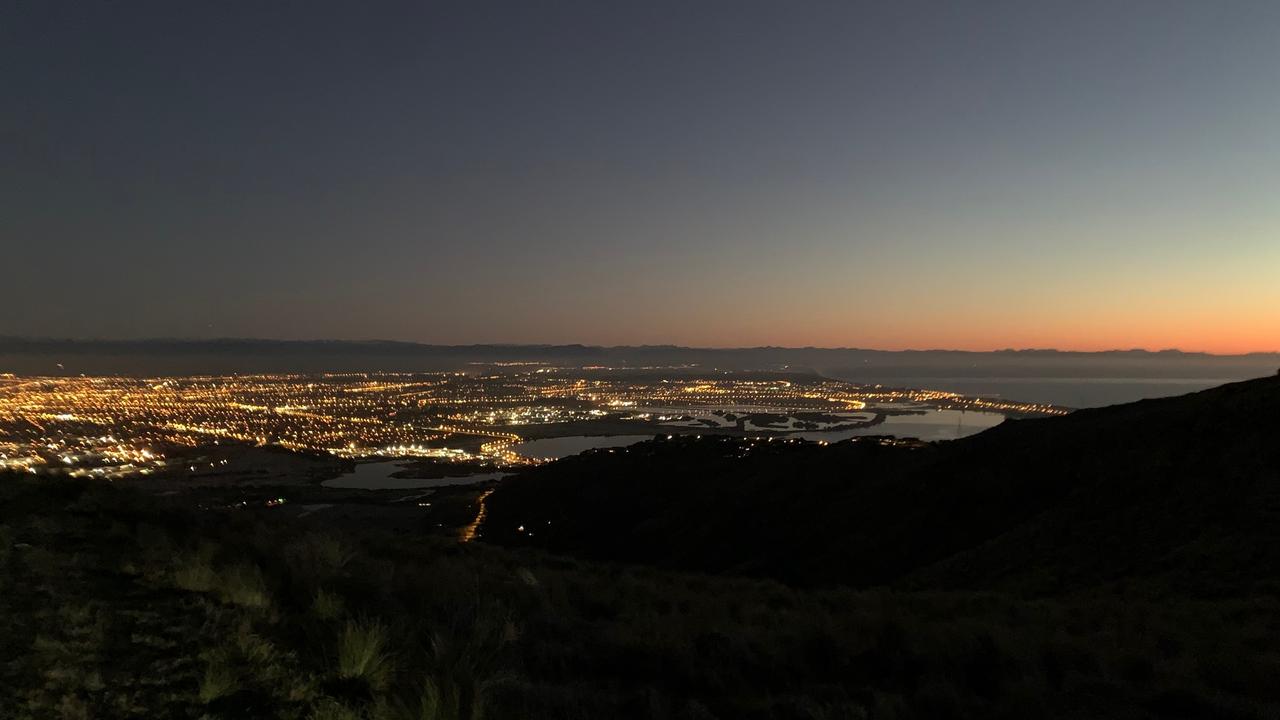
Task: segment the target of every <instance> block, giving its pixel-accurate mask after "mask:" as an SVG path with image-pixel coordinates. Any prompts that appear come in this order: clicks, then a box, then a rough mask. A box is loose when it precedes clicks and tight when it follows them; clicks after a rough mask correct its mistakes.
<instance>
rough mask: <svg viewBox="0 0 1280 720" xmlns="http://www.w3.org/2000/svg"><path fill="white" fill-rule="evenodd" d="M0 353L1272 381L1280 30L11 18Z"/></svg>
mask: <svg viewBox="0 0 1280 720" xmlns="http://www.w3.org/2000/svg"><path fill="white" fill-rule="evenodd" d="M0 93H3V102H0V265H2V267H3V269H4V274H3V278H4V280H3V286H2V287H3V292H2V293H0V335H33V336H55V337H101V338H141V337H156V336H169V337H270V338H339V339H368V338H382V339H399V340H416V341H422V342H442V343H470V342H550V343H559V342H583V343H593V344H640V343H678V344H687V345H699V346H743V345H763V344H772V345H820V346H855V347H879V348H887V349H895V348H926V347H948V348H963V349H991V348H1003V347H1060V348H1065V349H1103V348H1112V347H1123V348H1129V347H1147V348H1150V349H1159V348H1166V347H1180V348H1183V349H1187V350H1209V351H1216V352H1239V351H1251V350H1277V349H1280V2H1275V1H1274V0H1265V1H1261V2H1229V1H1222V2H1212V1H1206V0H1197V1H1195V2H1176V1H1173V0H1151V1H1149V2H1144V1H1139V0H1133V1H1127V2H1115V1H1114V0H1108V1H1106V2H1081V1H1079V0H1073V1H1070V2H1066V1H1064V2H1057V3H1042V2H1033V1H1028V0H1019V1H1010V2H994V1H993V2H967V3H966V2H934V3H914V2H900V1H894V2H888V1H886V2H883V3H854V2H831V3H819V2H745V1H743V0H735V1H733V2H723V3H713V2H693V1H690V0H683V1H681V2H671V3H666V2H658V1H656V0H644V1H643V2H635V3H621V2H602V1H600V0H596V1H592V2H581V3H567V2H528V1H519V2H510V3H488V2H476V1H474V0H470V1H466V2H449V3H442V2H415V3H404V4H397V3H354V2H353V3H346V4H336V3H323V2H314V1H313V2H299V3H275V2H262V1H258V2H246V3H230V2H208V3H197V2H174V1H173V0H165V1H163V2H134V1H128V2H100V3H95V2H70V3H59V2H49V1H47V0H33V1H31V2H14V1H13V0H10V1H8V2H4V3H3V5H2V6H0Z"/></svg>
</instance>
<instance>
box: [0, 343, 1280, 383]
mask: <svg viewBox="0 0 1280 720" xmlns="http://www.w3.org/2000/svg"><path fill="white" fill-rule="evenodd" d="M513 361H523V362H546V363H552V364H560V365H568V366H582V365H611V366H615V367H645V366H653V365H662V366H670V365H686V364H697V365H699V366H703V367H715V368H720V369H725V370H779V369H807V370H815V371H818V372H821V373H823V374H825V375H828V376H830V377H838V378H842V379H848V380H851V381H854V382H871V383H881V382H890V383H892V382H893V381H894V379H895V378H903V379H917V378H919V377H932V378H937V377H947V376H954V377H970V378H1001V377H1007V378H1046V377H1047V378H1137V379H1147V380H1150V379H1153V378H1184V379H1185V378H1205V379H1210V380H1223V379H1232V378H1247V377H1254V376H1256V375H1259V374H1261V373H1264V372H1271V371H1272V370H1274V368H1275V367H1276V366H1277V365H1280V353H1253V354H1248V355H1209V354H1206V353H1196V352H1179V351H1161V352H1148V351H1144V350H1116V351H1109V352H1067V351H1059V350H1001V351H996V352H965V351H958V350H907V351H885V350H868V349H861V348H813V347H803V348H785V347H754V348H691V347H679V346H674V345H641V346H615V347H601V346H594V345H511V344H483V345H427V344H420V343H412V342H391V341H358V342H355V341H337V340H305V341H302V340H260V339H244V338H227V339H217V340H183V339H145V340H72V339H49V338H17V337H0V372H13V373H21V374H42V375H64V374H79V373H85V374H90V375H92V374H125V375H166V374H198V373H255V372H329V371H359V372H366V371H378V370H382V371H423V370H437V369H452V368H457V367H462V366H465V365H467V364H468V363H473V362H479V363H485V362H513Z"/></svg>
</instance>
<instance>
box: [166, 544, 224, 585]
mask: <svg viewBox="0 0 1280 720" xmlns="http://www.w3.org/2000/svg"><path fill="white" fill-rule="evenodd" d="M214 551H215V549H214V548H213V547H212V546H210V545H203V546H201V548H200V549H199V550H198V551H196V552H188V553H183V554H181V555H179V556H178V558H177V564H176V567H174V570H173V584H174V585H177V586H178V587H179V588H181V589H183V590H187V591H190V592H209V591H210V590H212V589H213V588H214V586H215V585H216V584H217V582H218V573H217V571H216V570H215V569H214V567H213V554H214Z"/></svg>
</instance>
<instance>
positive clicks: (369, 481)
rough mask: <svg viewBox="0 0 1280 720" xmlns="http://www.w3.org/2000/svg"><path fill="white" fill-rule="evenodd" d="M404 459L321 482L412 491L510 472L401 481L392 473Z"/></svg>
mask: <svg viewBox="0 0 1280 720" xmlns="http://www.w3.org/2000/svg"><path fill="white" fill-rule="evenodd" d="M403 465H404V461H402V460H383V461H380V462H367V463H360V464H359V465H356V469H355V470H353V471H351V472H349V473H346V474H344V475H339V476H338V477H336V478H333V479H331V480H325V481H324V482H322V483H320V484H321V485H323V486H325V487H330V488H344V489H355V490H412V489H415V488H431V487H444V486H446V485H472V484H474V483H480V482H488V481H490V480H499V479H501V478H503V477H506V475H507V473H483V474H479V475H459V476H457V477H442V478H398V477H391V474H392V473H395V472H399V471H400V470H403V469H404V467H403Z"/></svg>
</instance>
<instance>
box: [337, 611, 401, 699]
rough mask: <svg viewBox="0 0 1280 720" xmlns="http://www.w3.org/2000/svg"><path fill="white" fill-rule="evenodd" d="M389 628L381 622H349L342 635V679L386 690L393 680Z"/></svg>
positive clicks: (340, 667) (340, 648) (339, 638)
mask: <svg viewBox="0 0 1280 720" xmlns="http://www.w3.org/2000/svg"><path fill="white" fill-rule="evenodd" d="M388 644H389V641H388V634H387V628H386V626H385V625H383V624H382V623H379V622H356V621H352V622H348V623H347V624H346V625H345V626H344V627H343V628H342V632H341V634H339V636H338V677H340V678H344V679H358V680H363V681H364V682H365V683H367V684H368V685H369V687H371V688H377V689H381V688H385V687H386V685H387V682H388V681H389V680H390V679H391V669H392V668H391V655H390V654H389V653H388V652H387V646H388Z"/></svg>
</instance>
